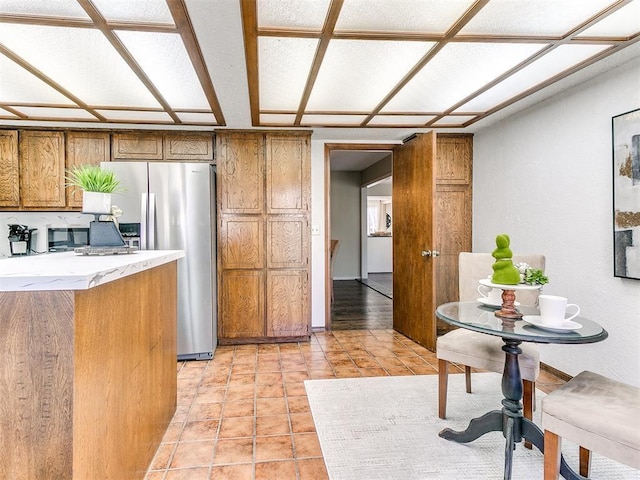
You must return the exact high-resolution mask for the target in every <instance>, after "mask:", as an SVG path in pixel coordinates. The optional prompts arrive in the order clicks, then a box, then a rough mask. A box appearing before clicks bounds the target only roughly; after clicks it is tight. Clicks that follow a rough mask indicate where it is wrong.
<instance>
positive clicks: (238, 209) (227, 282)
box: [216, 132, 311, 343]
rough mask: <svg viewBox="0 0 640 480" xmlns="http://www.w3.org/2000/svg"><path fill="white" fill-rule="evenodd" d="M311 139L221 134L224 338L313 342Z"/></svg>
mask: <svg viewBox="0 0 640 480" xmlns="http://www.w3.org/2000/svg"><path fill="white" fill-rule="evenodd" d="M310 140H311V136H310V134H309V133H306V132H300V133H297V132H286V133H281V132H278V133H274V132H268V133H253V132H252V133H245V132H217V133H216V157H217V162H216V163H217V178H218V187H217V192H218V193H217V196H218V198H217V200H218V202H217V204H218V246H219V253H220V254H219V257H218V339H219V342H220V343H242V342H245V341H252V342H260V341H265V342H266V341H269V342H273V341H294V340H301V339H308V338H309V335H310V330H311V302H310V292H309V282H310V262H309V252H310V238H311V237H310V226H309V215H310V196H311V151H310V148H311V147H310Z"/></svg>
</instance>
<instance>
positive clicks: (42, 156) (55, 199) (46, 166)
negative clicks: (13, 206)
mask: <svg viewBox="0 0 640 480" xmlns="http://www.w3.org/2000/svg"><path fill="white" fill-rule="evenodd" d="M64 164H65V162H64V134H63V133H62V132H40V131H23V132H20V192H21V197H22V198H21V202H22V206H23V207H26V208H30V207H31V208H43V207H44V208H48V207H64V206H65V192H64V190H65V188H64Z"/></svg>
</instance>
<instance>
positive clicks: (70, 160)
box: [67, 132, 111, 207]
mask: <svg viewBox="0 0 640 480" xmlns="http://www.w3.org/2000/svg"><path fill="white" fill-rule="evenodd" d="M110 152H111V144H110V137H109V133H103V132H68V133H67V169H71V168H73V167H77V166H80V165H100V163H101V162H108V161H109V159H110V157H111V154H110ZM67 207H82V190H80V189H77V188H73V187H70V188H67Z"/></svg>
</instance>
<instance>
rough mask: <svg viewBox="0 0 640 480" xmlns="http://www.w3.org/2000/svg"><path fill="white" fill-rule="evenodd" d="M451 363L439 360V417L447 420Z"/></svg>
mask: <svg viewBox="0 0 640 480" xmlns="http://www.w3.org/2000/svg"><path fill="white" fill-rule="evenodd" d="M448 383H449V362H447V361H446V360H442V359H438V417H440V418H447V385H448Z"/></svg>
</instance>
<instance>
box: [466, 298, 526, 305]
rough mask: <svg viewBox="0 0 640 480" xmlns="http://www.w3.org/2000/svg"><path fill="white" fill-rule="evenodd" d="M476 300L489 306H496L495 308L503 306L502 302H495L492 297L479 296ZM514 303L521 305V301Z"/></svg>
mask: <svg viewBox="0 0 640 480" xmlns="http://www.w3.org/2000/svg"><path fill="white" fill-rule="evenodd" d="M476 300H478V301H479V302H480V303H481V304H483V305H486V306H487V307H495V308H500V307H502V302H499V303H495V302H494V301H493V300H491V299H490V298H486V297H480V298H477V299H476ZM513 303H514V305H515V306H516V307H517V306H518V305H520V302H513Z"/></svg>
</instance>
